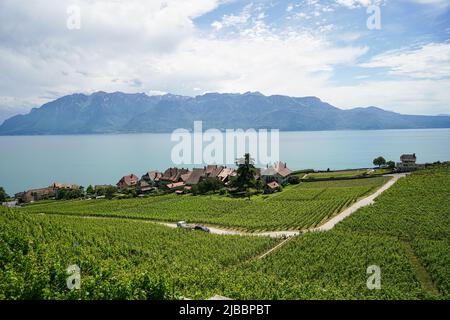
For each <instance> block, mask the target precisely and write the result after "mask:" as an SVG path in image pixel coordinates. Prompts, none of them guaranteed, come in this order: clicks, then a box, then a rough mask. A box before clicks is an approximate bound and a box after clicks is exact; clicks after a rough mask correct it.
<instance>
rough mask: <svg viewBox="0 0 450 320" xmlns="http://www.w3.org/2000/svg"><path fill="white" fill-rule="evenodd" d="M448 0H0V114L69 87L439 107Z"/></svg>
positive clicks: (447, 66)
mask: <svg viewBox="0 0 450 320" xmlns="http://www.w3.org/2000/svg"><path fill="white" fill-rule="evenodd" d="M449 89H450V0H324V1H318V0H301V1H285V0H279V1H277V0H259V1H247V0H243V1H238V0H189V1H187V0H127V1H119V0H95V1H94V0H58V1H53V0H33V1H28V0H0V122H2V120H4V119H5V118H6V117H9V116H11V115H13V114H17V113H26V112H28V111H29V110H30V109H31V108H32V107H38V106H40V105H42V104H43V103H46V102H48V101H51V100H54V99H56V98H58V97H61V96H64V95H67V94H72V93H80V92H81V93H87V94H89V93H92V92H95V91H107V92H114V91H122V92H130V93H132V92H144V93H146V94H149V95H155V94H165V93H172V94H180V95H189V96H196V95H200V94H204V93H206V92H233V93H244V92H247V91H259V92H261V93H263V94H266V95H271V94H283V95H290V96H298V97H302V96H317V97H319V98H320V99H322V100H323V101H326V102H329V103H331V104H333V105H335V106H337V107H339V108H343V109H348V108H354V107H365V106H377V107H381V108H384V109H386V110H392V111H395V112H400V113H404V114H432V115H436V114H450V103H449V102H450V90H449Z"/></svg>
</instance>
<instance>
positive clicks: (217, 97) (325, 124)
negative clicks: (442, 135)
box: [0, 92, 450, 135]
mask: <svg viewBox="0 0 450 320" xmlns="http://www.w3.org/2000/svg"><path fill="white" fill-rule="evenodd" d="M198 120H203V127H204V129H207V128H219V129H226V128H243V129H247V128H255V129H260V128H274V129H280V130H284V131H287V130H291V131H294V130H298V131H303V130H345V129H349V130H352V129H353V130H370V129H414V128H450V116H414V115H402V114H398V113H394V112H389V111H385V110H382V109H379V108H375V107H369V108H355V109H350V110H341V109H338V108H336V107H334V106H332V105H330V104H327V103H325V102H322V101H321V100H320V99H318V98H316V97H304V98H294V97H288V96H281V95H273V96H264V95H262V94H261V93H258V92H253V93H251V92H248V93H245V94H229V93H223V94H220V93H208V94H205V95H201V96H196V97H185V96H177V95H171V94H167V95H163V96H147V95H145V94H142V93H140V94H125V93H121V92H115V93H105V92H96V93H94V94H92V95H84V94H73V95H69V96H65V97H62V98H60V99H57V100H55V101H52V102H49V103H47V104H44V105H43V106H42V107H40V108H35V109H33V110H32V111H31V112H30V113H29V114H27V115H18V116H14V117H12V118H10V119H8V120H6V121H5V122H4V123H3V125H1V126H0V135H26V134H29V135H38V134H87V133H130V132H171V131H173V130H174V129H177V128H186V129H191V128H192V127H193V123H194V121H198Z"/></svg>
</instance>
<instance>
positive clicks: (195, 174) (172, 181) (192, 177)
mask: <svg viewBox="0 0 450 320" xmlns="http://www.w3.org/2000/svg"><path fill="white" fill-rule="evenodd" d="M291 173H292V171H291V170H289V169H288V167H287V165H286V163H282V162H277V163H275V164H274V165H273V166H270V167H269V166H267V168H265V169H257V172H256V176H255V178H256V179H261V181H263V182H264V185H265V191H266V192H268V193H271V192H276V191H278V190H279V189H280V187H281V186H282V185H283V184H286V183H287V182H288V178H289V176H290V175H291ZM236 175H237V173H236V170H235V169H233V168H228V167H225V166H219V165H208V166H205V167H203V168H194V169H192V170H189V169H184V168H181V169H180V168H169V169H167V170H166V171H164V172H159V171H149V172H147V173H145V174H144V175H143V176H142V177H140V178H139V177H138V176H137V175H135V174H129V175H127V176H124V177H122V178H121V179H120V180H119V182H118V183H117V184H116V186H117V189H118V190H119V191H122V192H123V191H126V190H127V189H135V190H136V191H137V192H138V193H139V194H146V193H151V192H153V191H155V190H163V191H165V192H174V193H177V194H183V193H186V192H189V191H190V190H191V189H192V187H193V186H194V185H196V184H198V183H199V182H201V181H202V180H203V179H205V178H217V179H218V180H219V181H221V182H222V183H223V184H224V185H225V186H228V185H229V184H230V180H231V178H232V177H234V176H236ZM106 187H111V186H110V185H97V186H95V189H96V190H97V189H101V188H106ZM80 188H81V187H80V186H79V185H76V184H63V183H53V184H52V185H50V186H48V187H45V188H38V189H31V190H28V191H24V192H20V193H17V194H16V195H15V198H16V200H18V201H19V202H23V203H29V202H34V201H39V200H43V199H49V198H53V197H55V196H56V194H57V192H58V191H60V190H62V189H66V190H79V189H80Z"/></svg>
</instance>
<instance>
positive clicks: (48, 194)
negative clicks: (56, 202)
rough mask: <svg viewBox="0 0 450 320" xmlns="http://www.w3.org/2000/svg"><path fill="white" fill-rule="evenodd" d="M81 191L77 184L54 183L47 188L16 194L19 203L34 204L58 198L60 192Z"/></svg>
mask: <svg viewBox="0 0 450 320" xmlns="http://www.w3.org/2000/svg"><path fill="white" fill-rule="evenodd" d="M63 189H65V190H79V189H80V186H79V185H77V184H67V183H57V182H55V183H53V184H52V185H50V186H48V187H45V188H38V189H31V190H28V191H24V192H19V193H16V195H15V198H16V200H18V201H19V202H25V203H27V202H33V201H38V200H42V199H48V198H52V197H55V196H56V193H57V192H58V191H59V190H63Z"/></svg>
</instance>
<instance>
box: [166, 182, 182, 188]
mask: <svg viewBox="0 0 450 320" xmlns="http://www.w3.org/2000/svg"><path fill="white" fill-rule="evenodd" d="M180 187H184V182H176V183H169V184H168V185H167V188H169V189H175V188H180Z"/></svg>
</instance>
